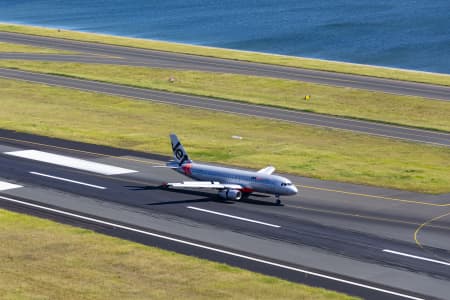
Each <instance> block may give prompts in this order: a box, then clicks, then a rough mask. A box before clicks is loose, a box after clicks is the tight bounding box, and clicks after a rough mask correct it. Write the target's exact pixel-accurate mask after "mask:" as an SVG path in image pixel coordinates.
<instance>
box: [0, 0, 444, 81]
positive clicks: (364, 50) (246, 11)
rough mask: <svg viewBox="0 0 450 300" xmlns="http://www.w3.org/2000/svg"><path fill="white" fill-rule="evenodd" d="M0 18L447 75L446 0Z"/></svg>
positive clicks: (213, 2) (109, 7)
mask: <svg viewBox="0 0 450 300" xmlns="http://www.w3.org/2000/svg"><path fill="white" fill-rule="evenodd" d="M0 22H16V23H21V24H30V25H39V26H48V27H54V28H62V29H64V28H65V29H74V30H80V31H87V32H99V33H109V34H115V35H122V36H131V37H140V38H149V39H157V40H165V41H175V42H183V43H191V44H198V45H206V46H215V47H224V48H232V49H242V50H252V51H260V52H268V53H278V54H287V55H294V56H304V57H312V58H321V59H329V60H338V61H347V62H354V63H362V64H372V65H381V66H390V67H398V68H405V69H414V70H423V71H431V72H440V73H447V74H450V1H448V0H432V1H431V0H416V1H415V0H396V1H392V0H389V1H385V0H378V1H373V0H371V1H369V0H358V1H348V0H319V1H304V0H278V1H274V0H258V1H256V0H226V1H224V0H222V1H220V0H183V1H182V0H165V1H161V0H146V1H144V0H135V1H120V0H97V1H92V0H78V1H61V0H52V1H50V0H26V1H25V0H24V1H20V0H14V1H11V0H0Z"/></svg>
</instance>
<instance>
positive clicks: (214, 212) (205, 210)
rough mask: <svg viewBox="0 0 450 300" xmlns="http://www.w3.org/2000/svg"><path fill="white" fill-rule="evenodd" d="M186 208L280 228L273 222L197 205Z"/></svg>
mask: <svg viewBox="0 0 450 300" xmlns="http://www.w3.org/2000/svg"><path fill="white" fill-rule="evenodd" d="M187 208H189V209H193V210H198V211H201V212H205V213H209V214H213V215H218V216H222V217H227V218H232V219H236V220H241V221H245V222H251V223H256V224H260V225H265V226H270V227H275V228H280V227H281V226H280V225H275V224H270V223H266V222H262V221H257V220H253V219H247V218H242V217H238V216H234V215H229V214H224V213H221V212H217V211H213V210H208V209H203V208H199V207H195V206H188V207H187Z"/></svg>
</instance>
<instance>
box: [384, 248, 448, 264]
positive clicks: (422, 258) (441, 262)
mask: <svg viewBox="0 0 450 300" xmlns="http://www.w3.org/2000/svg"><path fill="white" fill-rule="evenodd" d="M383 252H386V253H391V254H396V255H400V256H405V257H409V258H414V259H420V260H424V261H429V262H432V263H436V264H441V265H444V266H450V263H448V262H445V261H440V260H436V259H431V258H427V257H422V256H417V255H412V254H408V253H403V252H398V251H394V250H389V249H384V250H383Z"/></svg>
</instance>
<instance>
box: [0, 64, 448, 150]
mask: <svg viewBox="0 0 450 300" xmlns="http://www.w3.org/2000/svg"><path fill="white" fill-rule="evenodd" d="M0 77H4V78H9V79H18V80H25V81H30V82H37V83H44V84H48V85H55V86H62V87H68V88H73V89H79V90H84V91H92V92H99V93H105V94H110V95H117V96H123V97H128V98H133V99H139V100H146V101H156V102H162V103H167V104H176V105H183V106H188V107H194V108H201V109H208V110H214V111H219V112H227V113H233V114H240V115H245V116H253V117H262V118H267V119H273V120H280V121H287V122H292V123H298V124H306V125H313V126H318V127H325V128H333V129H341V130H348V131H353V132H359V133H364V134H371V135H376V136H382V137H389V138H394V139H400V140H407V141H413V142H421V143H428V144H433V145H440V146H446V147H449V146H450V134H449V133H443V132H437V131H431V130H421V129H415V128H410V127H402V126H395V125H388V124H382V123H375V122H368V121H361V120H354V119H346V118H340V117H333V116H328V115H320V114H314V113H307V112H299V111H293V110H286V109H278V108H273V107H268V106H259V105H251V104H245V103H239V102H233V101H226V100H218V99H214V98H208V97H200V96H191V95H183V94H176V93H169V92H164V91H156V90H149V89H141V88H134V87H127V86H123V85H116V84H110V83H102V82H97V81H89V80H80V79H74V78H68V77H63V76H55V75H46V74H39V73H33V72H24V71H18V70H12V69H2V68H0Z"/></svg>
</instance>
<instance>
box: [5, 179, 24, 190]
mask: <svg viewBox="0 0 450 300" xmlns="http://www.w3.org/2000/svg"><path fill="white" fill-rule="evenodd" d="M21 187H23V186H21V185H18V184H12V183H9V182H4V181H0V191H6V190H11V189H17V188H21Z"/></svg>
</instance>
